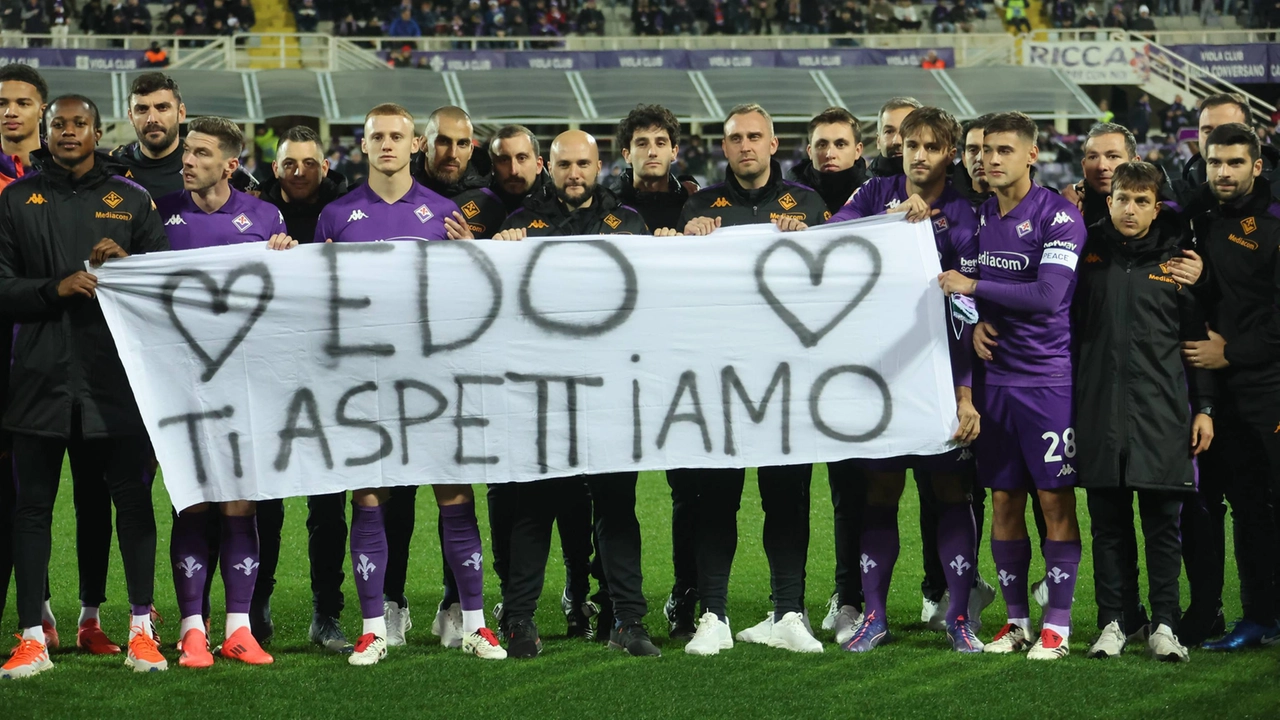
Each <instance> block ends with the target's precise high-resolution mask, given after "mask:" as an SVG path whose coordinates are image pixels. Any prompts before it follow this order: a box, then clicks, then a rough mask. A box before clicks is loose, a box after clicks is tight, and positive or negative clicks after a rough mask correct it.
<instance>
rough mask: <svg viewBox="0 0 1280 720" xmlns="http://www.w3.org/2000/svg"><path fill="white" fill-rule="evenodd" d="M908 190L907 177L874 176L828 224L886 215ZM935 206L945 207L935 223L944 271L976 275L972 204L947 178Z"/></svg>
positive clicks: (906, 194) (936, 239) (975, 226)
mask: <svg viewBox="0 0 1280 720" xmlns="http://www.w3.org/2000/svg"><path fill="white" fill-rule="evenodd" d="M909 197H911V194H910V193H908V192H907V176H906V175H893V176H890V177H878V178H871V179H870V180H868V181H866V182H865V183H863V184H862V187H860V188H858V189H857V191H856V192H854V193H853V196H852V197H850V198H849V200H848V202H846V203H845V204H844V207H842V208H840V210H839V212H837V213H836V214H835V215H832V216H831V219H830V220H828V221H827V222H828V223H834V222H843V221H845V220H859V219H861V218H864V217H871V216H873V215H884V214H886V213H888V212H889V211H890V210H892V209H893V208H896V207H897V206H898V205H900V204H902V203H903V202H904V201H905V200H906V199H907V198H909ZM932 207H933V208H935V209H937V210H941V211H942V212H940V213H939V214H938V215H936V216H935V217H934V218H933V220H932V222H933V237H934V240H935V242H937V244H938V261H939V262H940V263H941V265H942V269H943V270H957V271H959V272H962V273H964V274H965V275H970V276H976V275H977V270H978V239H977V233H978V216H977V215H976V214H974V211H973V205H972V204H970V202H969V201H968V200H966V199H965V198H964V197H963V196H961V195H960V193H958V192H956V189H955V188H954V187H953V186H952V185H951V180H947V184H946V187H944V188H943V190H942V194H941V195H940V196H938V199H937V200H935V201H934V203H933V205H932Z"/></svg>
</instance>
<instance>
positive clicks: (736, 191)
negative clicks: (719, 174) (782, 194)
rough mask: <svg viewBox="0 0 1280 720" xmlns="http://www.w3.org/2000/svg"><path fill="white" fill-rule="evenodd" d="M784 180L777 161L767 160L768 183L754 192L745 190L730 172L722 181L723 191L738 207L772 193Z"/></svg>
mask: <svg viewBox="0 0 1280 720" xmlns="http://www.w3.org/2000/svg"><path fill="white" fill-rule="evenodd" d="M784 182H786V180H785V179H784V178H783V177H782V166H781V165H779V164H778V161H777V160H774V159H772V158H770V159H769V182H767V183H765V185H764V187H762V188H758V189H756V190H747V189H745V188H743V187H742V185H741V184H740V183H739V182H738V177H737V176H736V175H734V174H733V171H730V172H729V173H728V175H727V176H726V177H725V179H724V185H725V189H726V190H727V191H728V193H729V195H731V196H732V197H733V199H734V200H736V201H737V203H738V204H740V205H750V204H751V203H752V198H760V197H763V196H765V195H767V194H768V193H770V192H773V191H774V190H775V189H777V188H778V186H780V185H782V183H784Z"/></svg>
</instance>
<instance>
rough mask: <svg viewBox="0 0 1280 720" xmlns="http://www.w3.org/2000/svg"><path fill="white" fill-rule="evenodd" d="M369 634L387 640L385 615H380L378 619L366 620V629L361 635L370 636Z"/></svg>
mask: <svg viewBox="0 0 1280 720" xmlns="http://www.w3.org/2000/svg"><path fill="white" fill-rule="evenodd" d="M369 633H373V634H374V635H377V636H378V637H380V638H383V639H386V637H387V617H386V616H385V615H379V616H378V617H373V618H365V619H364V629H363V630H361V631H360V634H361V635H368V634H369Z"/></svg>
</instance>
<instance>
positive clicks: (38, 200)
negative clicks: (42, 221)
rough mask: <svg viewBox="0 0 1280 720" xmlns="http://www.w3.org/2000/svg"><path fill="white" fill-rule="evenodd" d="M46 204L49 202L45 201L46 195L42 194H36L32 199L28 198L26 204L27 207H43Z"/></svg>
mask: <svg viewBox="0 0 1280 720" xmlns="http://www.w3.org/2000/svg"><path fill="white" fill-rule="evenodd" d="M46 202H48V201H47V200H45V199H44V195H42V194H40V193H34V194H32V195H31V197H29V198H27V203H26V204H27V205H43V204H45V203H46Z"/></svg>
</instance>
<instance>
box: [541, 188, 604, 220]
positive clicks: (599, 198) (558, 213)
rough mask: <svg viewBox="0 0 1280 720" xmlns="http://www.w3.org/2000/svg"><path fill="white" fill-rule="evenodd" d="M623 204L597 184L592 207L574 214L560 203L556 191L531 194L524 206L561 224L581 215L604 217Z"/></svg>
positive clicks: (584, 208)
mask: <svg viewBox="0 0 1280 720" xmlns="http://www.w3.org/2000/svg"><path fill="white" fill-rule="evenodd" d="M621 204H622V202H621V201H619V200H618V196H617V195H615V194H614V193H613V192H612V191H611V190H609V188H607V187H605V186H603V185H600V184H599V183H597V184H596V188H595V190H594V191H593V192H592V195H591V205H590V206H588V207H580V208H579V209H577V210H574V211H573V212H569V209H568V207H567V206H565V204H564V203H562V202H560V198H559V197H557V196H556V194H555V192H554V191H552V192H545V193H541V194H531V195H529V198H528V199H527V200H525V201H524V206H525V207H526V208H527V209H528V210H529V211H530V212H532V213H534V214H536V215H541V216H542V217H546V218H556V219H557V220H558V221H559V222H563V221H565V220H568V219H570V218H573V217H577V216H578V214H579V213H583V214H584V215H587V216H595V215H603V214H604V213H606V212H609V211H610V210H613V209H614V208H616V207H618V206H619V205H621Z"/></svg>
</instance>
